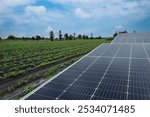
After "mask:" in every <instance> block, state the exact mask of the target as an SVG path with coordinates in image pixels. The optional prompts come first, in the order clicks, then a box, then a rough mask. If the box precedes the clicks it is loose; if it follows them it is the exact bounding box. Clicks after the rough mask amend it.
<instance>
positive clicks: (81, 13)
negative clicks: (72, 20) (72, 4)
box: [75, 8, 92, 18]
mask: <svg viewBox="0 0 150 117" xmlns="http://www.w3.org/2000/svg"><path fill="white" fill-rule="evenodd" d="M75 14H76V16H78V17H80V18H89V17H91V16H92V15H91V14H90V13H87V12H85V11H83V10H82V9H80V8H77V9H75Z"/></svg>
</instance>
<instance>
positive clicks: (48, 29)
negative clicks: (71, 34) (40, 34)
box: [45, 26, 54, 33]
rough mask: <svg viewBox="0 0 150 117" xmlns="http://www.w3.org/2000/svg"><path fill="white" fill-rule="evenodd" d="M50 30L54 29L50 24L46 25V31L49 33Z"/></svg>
mask: <svg viewBox="0 0 150 117" xmlns="http://www.w3.org/2000/svg"><path fill="white" fill-rule="evenodd" d="M50 31H54V29H53V28H52V27H51V26H48V27H47V28H46V30H45V32H46V33H49V32H50Z"/></svg>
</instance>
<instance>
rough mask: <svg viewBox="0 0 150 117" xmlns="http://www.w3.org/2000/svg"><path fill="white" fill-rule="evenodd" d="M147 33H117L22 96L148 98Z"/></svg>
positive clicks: (149, 51) (149, 59)
mask: <svg viewBox="0 0 150 117" xmlns="http://www.w3.org/2000/svg"><path fill="white" fill-rule="evenodd" d="M149 35H150V33H135V34H130V33H129V34H119V35H118V36H117V37H116V38H115V40H114V41H113V43H112V44H103V45H101V46H99V47H98V48H96V49H95V50H93V51H92V52H91V53H89V54H88V55H86V56H84V57H83V58H82V59H81V60H79V61H78V62H76V63H75V64H73V65H72V66H70V67H68V68H67V69H66V70H64V71H63V72H61V73H59V74H58V75H56V76H55V77H54V78H52V79H51V80H49V81H48V82H47V83H45V84H43V85H41V86H40V87H38V88H37V89H35V90H34V91H33V92H31V93H30V94H28V95H27V96H25V97H24V98H23V99H26V100H54V99H57V100H150V44H148V42H150V36H149ZM144 42H146V43H144Z"/></svg>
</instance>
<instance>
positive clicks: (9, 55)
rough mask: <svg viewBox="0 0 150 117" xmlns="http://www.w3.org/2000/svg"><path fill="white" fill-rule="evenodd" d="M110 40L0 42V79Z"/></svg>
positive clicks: (79, 53) (83, 52) (53, 61)
mask: <svg viewBox="0 0 150 117" xmlns="http://www.w3.org/2000/svg"><path fill="white" fill-rule="evenodd" d="M109 42H111V40H106V39H97V40H71V41H53V42H51V41H49V40H40V41H32V40H29V41H21V40H18V41H13V40H6V41H2V42H1V43H0V57H1V61H0V79H7V78H11V77H12V78H14V77H16V76H18V75H20V74H24V73H25V72H26V71H28V70H32V69H35V68H39V67H42V66H45V65H48V64H53V63H55V62H57V61H61V60H63V59H65V58H68V57H73V56H76V55H83V54H86V53H88V52H90V51H91V50H92V49H94V48H95V47H97V46H98V45H100V44H101V43H109Z"/></svg>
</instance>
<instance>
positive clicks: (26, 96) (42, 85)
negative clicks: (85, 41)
mask: <svg viewBox="0 0 150 117" xmlns="http://www.w3.org/2000/svg"><path fill="white" fill-rule="evenodd" d="M104 44H108V43H102V44H100V45H99V46H98V47H96V48H95V49H93V50H92V51H91V52H89V53H87V54H86V55H85V56H83V57H81V58H80V59H79V60H78V61H76V62H74V63H73V64H71V65H70V66H68V67H67V68H65V69H64V70H63V71H61V72H59V73H58V74H56V75H55V76H53V77H52V78H51V79H49V80H47V81H46V82H45V83H43V84H41V85H40V86H38V87H37V88H35V89H34V90H33V91H31V92H30V93H28V94H26V95H25V96H23V97H22V98H20V100H25V99H26V98H28V97H29V96H31V95H32V94H34V93H35V92H36V91H38V90H39V89H40V88H42V87H44V86H45V85H46V84H48V83H49V82H51V81H52V80H53V79H55V78H56V77H57V76H59V75H60V74H62V73H63V72H65V71H66V70H68V69H69V68H70V67H72V66H73V65H75V64H76V63H78V62H79V61H80V60H82V59H83V58H85V57H88V55H89V54H91V53H92V52H94V51H95V50H96V49H98V48H99V47H101V46H102V45H104Z"/></svg>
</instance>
